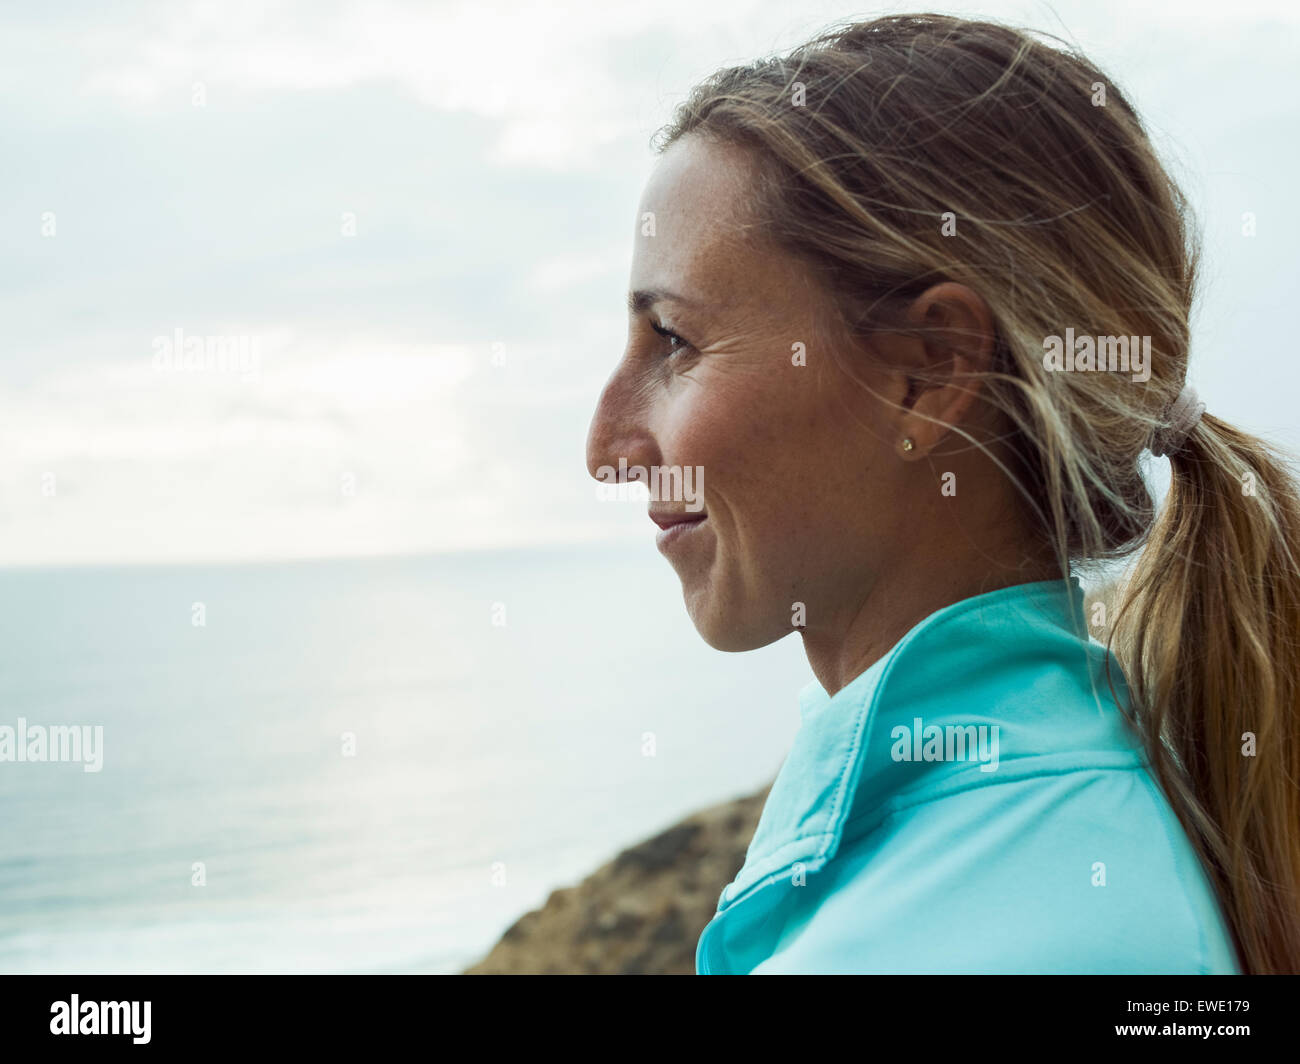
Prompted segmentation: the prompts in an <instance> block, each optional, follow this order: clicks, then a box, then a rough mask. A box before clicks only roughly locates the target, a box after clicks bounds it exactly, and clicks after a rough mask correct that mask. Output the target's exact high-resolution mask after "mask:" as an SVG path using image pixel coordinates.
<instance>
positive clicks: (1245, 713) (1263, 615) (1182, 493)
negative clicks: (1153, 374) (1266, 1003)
mask: <svg viewBox="0 0 1300 1064" xmlns="http://www.w3.org/2000/svg"><path fill="white" fill-rule="evenodd" d="M1170 465H1171V467H1172V479H1171V484H1170V488H1169V495H1168V498H1167V500H1166V504H1165V507H1164V510H1163V513H1162V514H1161V515H1160V516H1159V517H1158V518H1157V520H1156V522H1155V524H1154V525H1153V527H1152V529H1151V532H1150V535H1149V537H1148V540H1147V544H1146V546H1145V548H1144V549H1143V551H1142V553H1141V555H1140V557H1139V559H1138V562H1137V567H1136V569H1135V571H1134V573H1133V575H1132V578H1131V580H1130V582H1129V585H1128V588H1127V591H1126V594H1125V597H1124V600H1123V603H1122V605H1121V608H1120V613H1119V616H1118V617H1117V618H1116V623H1115V626H1114V629H1113V631H1112V634H1111V638H1112V641H1113V643H1114V644H1115V647H1116V655H1117V657H1118V659H1119V661H1120V664H1121V666H1122V667H1123V669H1124V673H1125V677H1126V679H1127V680H1128V683H1129V687H1130V690H1131V692H1132V695H1133V705H1132V707H1131V711H1132V714H1133V720H1134V723H1135V725H1136V726H1137V728H1138V730H1139V732H1140V733H1141V735H1142V738H1143V742H1144V744H1145V746H1146V748H1147V752H1148V755H1149V757H1150V758H1151V761H1152V766H1153V769H1154V770H1155V772H1156V775H1157V778H1158V779H1159V781H1160V784H1161V786H1162V787H1163V788H1164V790H1165V793H1166V794H1167V795H1168V797H1169V799H1170V801H1171V803H1172V805H1173V807H1174V810H1175V812H1176V813H1177V814H1178V817H1179V819H1180V820H1181V822H1182V824H1183V827H1184V829H1185V830H1186V831H1187V832H1188V834H1189V835H1190V837H1191V839H1192V841H1193V843H1194V844H1195V845H1196V846H1197V849H1198V850H1199V851H1200V854H1201V858H1202V861H1203V863H1204V864H1205V866H1206V870H1207V872H1208V874H1209V875H1210V877H1211V879H1212V881H1213V883H1214V886H1215V888H1216V892H1217V894H1218V896H1219V899H1220V901H1221V903H1222V905H1223V909H1224V915H1225V917H1226V919H1227V922H1228V924H1229V925H1230V927H1231V929H1232V933H1233V936H1234V939H1235V941H1236V946H1237V951H1238V954H1239V958H1240V963H1241V967H1242V970H1243V971H1245V972H1247V973H1248V974H1275V973H1296V972H1300V568H1298V567H1297V558H1300V498H1298V495H1297V487H1296V480H1295V478H1294V475H1293V472H1292V470H1291V469H1290V468H1289V465H1288V463H1287V461H1286V460H1284V459H1283V458H1282V457H1281V456H1279V455H1277V454H1276V453H1275V452H1273V451H1272V450H1270V449H1269V448H1268V447H1267V446H1266V445H1265V444H1264V443H1263V442H1262V441H1260V440H1257V439H1255V438H1254V437H1251V436H1249V435H1247V434H1245V433H1243V432H1239V431H1238V430H1237V429H1234V428H1233V427H1232V426H1230V425H1228V424H1226V423H1225V422H1223V421H1220V420H1219V419H1218V418H1215V417H1212V416H1210V415H1205V416H1203V417H1202V419H1201V421H1200V423H1199V424H1198V425H1197V426H1196V428H1195V430H1194V431H1193V432H1192V433H1191V434H1190V435H1189V437H1188V439H1187V441H1186V443H1185V444H1184V446H1183V448H1182V449H1181V450H1179V451H1177V452H1176V453H1175V454H1173V455H1172V456H1171V458H1170Z"/></svg>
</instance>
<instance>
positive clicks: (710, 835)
mask: <svg viewBox="0 0 1300 1064" xmlns="http://www.w3.org/2000/svg"><path fill="white" fill-rule="evenodd" d="M769 789H770V785H769V786H768V787H764V788H763V789H762V790H761V791H759V792H758V793H757V794H751V795H749V796H748V797H745V798H737V799H735V800H734V801H730V802H724V803H722V804H721V805H715V806H711V807H710V808H708V809H705V810H702V811H701V812H698V813H695V814H693V815H691V816H689V817H687V818H686V819H685V820H683V821H682V822H681V823H679V824H675V825H674V826H673V827H670V828H669V829H668V830H667V831H662V832H660V833H659V834H658V835H655V836H654V837H653V838H651V839H647V840H646V841H645V842H642V843H638V844H637V845H636V846H633V847H631V848H630V849H627V850H624V851H623V852H622V853H620V854H619V855H618V856H617V857H615V858H614V859H613V860H612V861H610V862H609V863H608V864H605V865H603V866H602V867H600V868H598V869H596V871H595V872H593V873H592V874H591V875H589V876H588V877H587V878H586V879H584V880H583V881H582V882H581V883H579V884H578V885H577V886H573V887H563V888H561V889H559V890H555V891H553V892H552V893H551V896H550V897H549V898H547V899H546V904H545V905H543V906H542V907H541V908H540V909H535V910H534V911H533V912H530V913H525V914H524V915H523V916H521V917H520V918H519V919H518V920H517V921H516V922H515V923H514V924H513V925H511V927H510V928H509V929H507V931H506V932H505V934H504V935H502V936H501V941H499V942H498V943H497V944H496V945H495V946H494V947H493V948H492V951H491V952H490V953H489V954H488V955H487V956H486V957H485V958H483V960H481V961H480V962H479V963H478V964H475V965H473V966H472V967H470V968H468V969H466V971H465V974H466V975H522V974H537V973H540V974H553V975H560V974H585V975H693V974H694V972H695V944H696V942H698V941H699V937H700V932H701V931H702V930H703V929H704V925H705V924H707V923H708V922H709V920H710V919H711V918H712V916H713V913H714V911H715V910H716V908H717V904H718V895H720V894H721V893H722V888H723V887H725V886H726V885H727V884H728V883H730V882H731V881H732V879H734V878H735V875H736V873H737V872H738V871H740V867H741V865H742V864H744V862H745V850H746V848H747V847H748V846H749V840H750V839H751V838H752V837H753V834H754V829H755V828H756V827H757V826H758V816H759V814H760V813H761V812H762V810H763V800H764V799H765V798H766V797H767V792H768V790H769Z"/></svg>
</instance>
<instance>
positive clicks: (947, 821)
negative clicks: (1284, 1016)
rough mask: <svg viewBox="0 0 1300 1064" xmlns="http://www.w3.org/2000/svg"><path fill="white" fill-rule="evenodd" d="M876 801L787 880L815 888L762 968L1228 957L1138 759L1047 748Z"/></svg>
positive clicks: (1212, 964)
mask: <svg viewBox="0 0 1300 1064" xmlns="http://www.w3.org/2000/svg"><path fill="white" fill-rule="evenodd" d="M1048 760H1049V759H1045V761H1048ZM882 813H883V818H882V819H881V818H878V822H877V823H876V824H875V825H874V826H870V827H869V828H868V829H867V830H865V831H862V832H861V833H859V834H857V835H856V836H854V835H852V833H847V834H846V837H845V839H844V840H843V842H842V845H841V847H840V850H839V852H838V853H837V854H836V856H835V858H834V859H833V860H832V861H830V862H829V863H828V864H827V865H826V867H825V868H824V869H823V870H822V871H821V872H819V873H818V874H817V875H815V876H811V877H809V879H808V881H807V884H806V885H805V886H803V887H791V888H790V889H791V890H792V891H800V890H802V891H807V892H808V893H807V894H806V895H804V896H803V897H802V898H799V899H797V900H796V899H792V900H794V901H795V905H794V909H793V916H792V918H791V920H790V922H789V923H788V925H787V929H786V933H785V934H784V935H783V939H782V942H781V943H779V944H778V948H777V950H776V951H775V952H774V954H773V956H772V957H771V958H770V959H769V961H768V962H767V963H766V964H765V965H764V966H763V967H764V968H766V969H768V970H773V971H776V970H784V971H790V970H818V968H817V965H818V964H821V965H824V966H825V967H824V970H828V971H832V970H833V971H878V972H985V973H1012V972H1032V973H1120V972H1162V973H1167V972H1182V973H1191V974H1196V973H1208V972H1232V971H1234V970H1235V968H1234V965H1233V960H1232V953H1231V947H1230V943H1229V941H1228V938H1227V932H1226V929H1225V928H1224V925H1223V924H1222V921H1221V918H1220V916H1219V911H1218V907H1217V903H1216V902H1215V900H1214V898H1213V894H1212V891H1211V890H1210V887H1209V884H1208V882H1207V881H1206V879H1205V876H1204V873H1203V871H1202V870H1201V866H1200V864H1199V861H1198V859H1197V857H1196V855H1195V852H1194V851H1193V849H1192V847H1191V845H1190V843H1189V842H1188V840H1187V838H1186V836H1185V835H1184V834H1183V832H1182V829H1181V827H1180V826H1179V824H1178V822H1177V820H1176V818H1175V817H1174V816H1173V813H1172V811H1171V810H1170V809H1169V807H1168V804H1167V803H1166V802H1165V800H1164V798H1163V796H1162V795H1161V794H1160V792H1159V790H1158V788H1156V786H1155V784H1154V782H1153V781H1152V780H1151V778H1150V776H1149V774H1148V773H1147V771H1146V770H1145V768H1140V767H1127V768H1125V767H1074V768H1068V769H1059V770H1058V769H1054V768H1052V767H1051V765H1050V761H1049V763H1048V764H1045V765H1044V767H1043V769H1042V770H1041V771H1034V770H1033V769H1032V768H1031V767H1030V766H1024V767H1023V768H1022V769H1021V771H1020V773H1019V774H1018V775H1017V776H1016V777H1015V778H1010V779H1002V780H999V781H997V782H992V783H984V782H982V781H979V780H978V779H977V778H976V777H974V776H972V777H971V785H969V786H966V787H964V788H963V787H961V786H950V787H949V788H948V789H946V790H945V791H942V792H940V793H937V794H931V795H928V796H919V797H918V796H913V797H911V798H910V799H909V798H906V797H900V799H899V800H897V801H895V802H892V803H890V804H889V806H887V807H886V808H885V809H884V810H883V811H882ZM804 964H807V965H809V967H808V968H801V965H804Z"/></svg>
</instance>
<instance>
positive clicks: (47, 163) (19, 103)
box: [0, 0, 1300, 566]
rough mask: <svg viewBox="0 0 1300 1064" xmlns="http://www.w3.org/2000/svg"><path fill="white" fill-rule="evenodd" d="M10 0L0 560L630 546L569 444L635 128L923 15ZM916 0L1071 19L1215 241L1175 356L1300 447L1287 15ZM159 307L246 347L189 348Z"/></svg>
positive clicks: (608, 340)
mask: <svg viewBox="0 0 1300 1064" xmlns="http://www.w3.org/2000/svg"><path fill="white" fill-rule="evenodd" d="M25 8H26V9H25V10H24V9H23V8H20V7H18V6H17V5H13V4H7V5H4V6H3V7H0V158H2V159H3V165H0V233H3V238H4V244H3V252H2V253H0V320H3V322H4V323H5V326H4V329H3V331H2V332H0V565H7V566H31V565H69V564H98V563H131V562H167V563H171V562H198V561H253V560H275V559H293V558H316V557H333V556H352V555H375V554H388V553H402V554H405V553H423V552H435V551H445V550H458V549H466V548H479V547H496V546H527V545H542V544H559V543H573V544H581V543H588V542H593V541H608V540H620V539H628V540H633V539H640V540H646V541H647V542H648V538H649V534H650V532H651V531H653V530H652V529H649V526H648V522H646V520H645V514H644V507H643V505H640V506H639V505H636V504H625V503H618V502H610V501H602V500H601V499H600V498H598V494H597V490H596V489H597V486H596V484H595V483H594V482H593V481H591V480H590V479H589V478H588V476H587V474H586V470H585V461H584V455H583V449H584V441H585V437H586V432H587V426H588V423H589V421H590V418H591V413H592V409H593V407H594V404H595V402H596V399H597V396H598V394H599V391H600V388H601V385H602V384H603V382H604V380H605V378H606V377H607V375H608V374H609V372H610V371H611V369H612V367H613V365H614V363H615V361H616V360H617V358H618V357H619V355H620V353H621V351H622V347H623V342H624V339H625V335H626V311H625V309H624V301H625V295H626V287H627V275H628V267H629V263H630V256H631V247H632V236H633V232H634V225H635V220H636V206H637V201H638V198H639V193H640V189H641V187H642V185H643V183H644V181H645V179H646V177H647V175H648V173H649V171H650V169H651V167H652V166H653V163H654V155H653V152H652V150H651V148H650V138H651V136H652V135H653V133H654V132H655V130H656V129H657V128H658V127H659V126H660V125H661V124H663V123H664V122H665V121H666V120H667V119H668V117H669V116H670V114H671V110H672V107H673V105H674V104H675V103H677V102H678V101H680V100H681V99H682V98H683V97H684V95H685V94H686V92H687V91H688V90H689V88H690V86H691V85H692V84H693V83H694V82H695V81H698V80H699V79H700V78H702V77H704V76H706V75H707V74H709V73H710V72H711V71H712V70H714V69H715V68H717V67H719V66H722V65H727V64H731V63H736V62H742V61H747V60H749V59H753V58H756V57H758V56H760V55H763V54H767V53H769V52H772V51H774V50H783V49H786V48H789V47H791V46H793V45H795V44H797V43H799V42H800V40H801V39H803V38H804V37H807V36H809V35H811V34H812V33H813V32H815V31H816V30H818V29H820V28H823V27H825V26H827V25H829V24H831V23H834V22H837V21H840V20H843V19H847V18H854V17H871V16H874V15H879V14H885V13H891V12H903V11H909V10H924V8H914V7H911V6H908V5H891V6H888V7H881V6H877V7H864V8H850V7H846V6H843V5H839V4H829V3H821V2H811V3H805V2H800V3H798V4H791V3H777V2H768V0H721V2H717V3H713V2H709V3H700V2H699V0H691V2H678V0H672V2H668V3H660V2H654V3H645V2H643V0H638V2H630V0H604V2H593V3H583V4H577V3H570V4H552V3H524V2H514V3H504V2H498V0H471V2H465V3H452V2H440V0H434V2H424V3H381V2H374V0H366V2H356V3H349V2H312V3H293V2H289V3H271V4H268V3H242V2H234V0H225V2H221V3H184V2H174V0H173V2H166V3H163V2H159V3H129V2H126V3H122V4H114V5H103V4H98V3H90V2H86V3H65V4H59V5H42V4H28V5H25ZM938 10H942V11H945V12H952V13H966V14H976V15H983V16H988V17H993V18H997V19H1000V20H1005V21H1011V22H1014V23H1018V24H1020V25H1023V26H1028V27H1032V28H1036V29H1041V30H1046V31H1049V32H1052V33H1055V34H1058V35H1060V36H1063V37H1066V38H1067V39H1069V40H1072V41H1074V42H1076V43H1077V44H1078V45H1079V46H1080V47H1081V48H1083V50H1084V51H1085V52H1086V53H1087V54H1088V55H1089V56H1090V57H1091V58H1092V59H1093V60H1094V61H1095V62H1097V63H1098V64H1099V65H1100V66H1101V67H1102V68H1103V69H1104V70H1106V71H1107V72H1108V73H1110V74H1111V75H1112V76H1113V77H1114V78H1115V79H1116V80H1117V81H1118V82H1119V84H1120V85H1121V86H1122V87H1123V88H1124V89H1125V90H1126V91H1127V92H1128V93H1129V95H1130V97H1131V98H1132V99H1134V100H1135V101H1136V103H1137V106H1138V108H1139V111H1140V112H1141V113H1142V114H1143V116H1144V119H1145V120H1146V121H1147V123H1148V125H1149V128H1150V129H1151V130H1152V132H1153V135H1154V137H1155V139H1156V142H1157V146H1158V148H1159V149H1160V151H1161V153H1162V155H1163V157H1164V158H1165V159H1166V162H1167V163H1168V165H1169V166H1170V169H1171V171H1172V172H1173V173H1174V175H1175V177H1176V178H1177V179H1178V180H1179V181H1180V182H1181V183H1182V185H1183V187H1184V189H1185V190H1186V191H1187V192H1188V194H1189V195H1190V197H1191V200H1192V203H1193V206H1194V209H1195V211H1196V213H1197V216H1198V218H1199V220H1200V224H1201V228H1202V232H1203V236H1204V242H1205V250H1206V254H1205V261H1204V265H1203V282H1202V283H1203V288H1202V296H1201V303H1200V305H1199V307H1198V310H1197V316H1196V319H1195V322H1194V340H1193V347H1192V361H1191V367H1192V368H1191V373H1190V376H1191V380H1192V383H1193V384H1194V385H1195V386H1196V388H1197V389H1198V391H1199V392H1200V394H1201V397H1202V398H1203V399H1205V401H1206V402H1207V404H1208V407H1209V409H1210V411H1211V412H1213V413H1214V414H1216V415H1218V416H1220V417H1223V418H1225V419H1227V420H1229V421H1232V422H1234V423H1236V424H1238V425H1239V426H1240V427H1242V428H1244V429H1246V430H1248V431H1252V432H1256V433H1260V434H1263V435H1266V436H1267V437H1268V438H1270V439H1272V440H1274V441H1275V442H1277V443H1279V444H1282V445H1283V446H1288V447H1292V448H1296V449H1298V450H1300V411H1297V408H1296V399H1297V396H1300V368H1298V362H1300V360H1298V359H1297V357H1296V356H1295V354H1294V353H1292V352H1291V351H1289V349H1287V347H1286V345H1285V343H1283V342H1281V341H1278V339H1277V337H1276V334H1277V329H1276V327H1275V326H1274V325H1272V324H1270V318H1269V315H1270V314H1271V313H1272V312H1273V311H1274V310H1276V309H1277V308H1279V307H1282V308H1285V307H1286V306H1289V305H1292V304H1293V302H1294V300H1295V298H1296V296H1297V294H1300V285H1297V274H1298V272H1300V271H1298V270H1297V266H1296V254H1295V250H1296V248H1297V246H1300V244H1298V239H1300V231H1298V228H1300V223H1298V221H1297V216H1296V212H1295V211H1294V209H1293V208H1292V206H1291V204H1290V203H1289V202H1288V199H1287V196H1288V194H1289V193H1291V192H1292V190H1293V189H1294V186H1295V180H1294V175H1295V174H1296V172H1297V170H1298V169H1300V149H1298V148H1297V146H1296V132H1297V128H1298V127H1300V93H1297V91H1296V88H1297V81H1298V80H1300V75H1297V73H1296V71H1297V69H1300V63H1298V62H1297V58H1298V56H1297V52H1300V33H1298V32H1297V30H1298V28H1300V8H1298V7H1296V6H1295V5H1294V4H1293V3H1292V2H1291V0H1270V2H1263V3H1256V2H1251V0H1242V2H1238V3H1234V4H1232V5H1224V4H1222V3H1214V4H1209V3H1149V4H1142V3H1132V2H1129V3H1096V2H1092V0H1085V2H1078V3H1075V2H1070V3H1052V4H1047V3H1016V4H1010V3H984V4H957V5H945V6H943V7H940V8H938ZM1245 212H1252V213H1253V214H1254V215H1255V217H1256V233H1255V235H1254V236H1250V237H1247V236H1243V235H1242V231H1241V230H1242V216H1243V214H1244V213H1245ZM178 338H179V339H180V341H181V343H182V347H183V345H184V341H185V340H186V339H194V338H198V339H200V340H201V341H202V342H203V343H204V344H205V345H206V344H207V342H208V340H209V338H211V339H213V340H214V342H215V343H217V344H218V345H219V346H222V347H224V348H226V349H227V350H228V351H229V352H231V354H232V358H231V361H230V363H229V364H225V365H224V368H223V366H215V367H213V368H210V369H204V370H192V369H191V370H186V369H184V368H183V365H182V367H181V368H177V367H176V365H175V364H174V362H173V361H170V360H169V355H170V351H171V349H172V348H174V347H175V345H176V341H177V339H178ZM241 359H242V360H241Z"/></svg>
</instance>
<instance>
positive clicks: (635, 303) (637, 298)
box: [627, 288, 695, 314]
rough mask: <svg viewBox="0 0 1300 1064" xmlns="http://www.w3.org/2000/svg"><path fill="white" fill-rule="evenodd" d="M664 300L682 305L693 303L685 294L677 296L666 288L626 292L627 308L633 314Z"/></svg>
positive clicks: (686, 305) (687, 305)
mask: <svg viewBox="0 0 1300 1064" xmlns="http://www.w3.org/2000/svg"><path fill="white" fill-rule="evenodd" d="M664 302H668V303H680V304H681V305H682V306H684V307H690V306H694V305H695V304H694V303H692V302H691V300H689V299H687V298H686V297H685V296H679V295H678V294H677V293H676V292H670V291H668V290H667V289H666V288H639V289H637V290H636V291H635V292H629V293H628V294H627V309H628V310H630V311H631V312H632V313H633V314H640V313H642V312H644V311H647V310H649V309H650V308H651V307H653V306H654V305H655V304H656V303H664Z"/></svg>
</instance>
